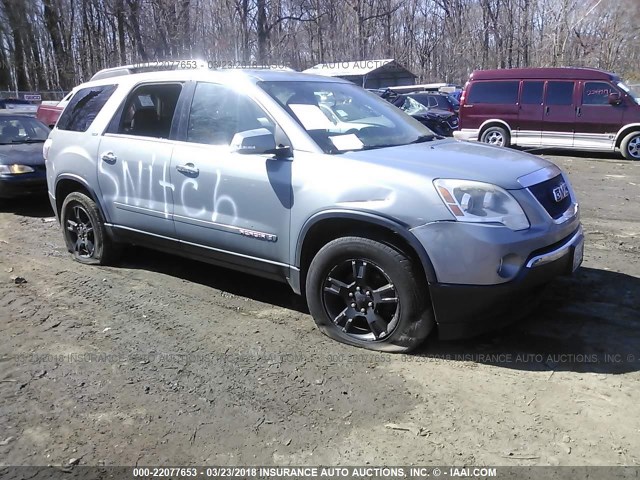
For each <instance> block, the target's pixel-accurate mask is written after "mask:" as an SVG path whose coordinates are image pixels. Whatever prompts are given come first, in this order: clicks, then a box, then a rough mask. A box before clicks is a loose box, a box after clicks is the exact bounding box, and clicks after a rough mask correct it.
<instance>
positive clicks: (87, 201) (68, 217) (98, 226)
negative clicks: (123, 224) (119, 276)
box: [60, 192, 120, 265]
mask: <svg viewBox="0 0 640 480" xmlns="http://www.w3.org/2000/svg"><path fill="white" fill-rule="evenodd" d="M60 220H61V222H60V223H61V224H62V231H63V234H64V240H65V243H66V244H67V250H69V252H71V253H72V254H73V258H74V260H76V261H78V262H80V263H84V264H87V265H107V264H109V263H112V262H114V261H115V260H116V259H117V257H118V254H119V253H120V248H119V246H118V245H116V244H115V243H113V241H112V240H111V239H110V238H109V236H108V235H107V232H106V230H105V228H104V222H103V221H102V217H101V215H100V212H99V211H98V207H97V206H96V204H95V202H94V201H93V200H91V198H89V197H88V196H86V195H85V194H83V193H80V192H72V193H70V194H69V195H68V196H67V198H65V199H64V202H63V203H62V209H61V213H60Z"/></svg>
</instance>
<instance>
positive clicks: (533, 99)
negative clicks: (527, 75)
mask: <svg viewBox="0 0 640 480" xmlns="http://www.w3.org/2000/svg"><path fill="white" fill-rule="evenodd" d="M543 93H544V82H522V95H521V99H520V103H522V104H523V105H541V104H542V96H543Z"/></svg>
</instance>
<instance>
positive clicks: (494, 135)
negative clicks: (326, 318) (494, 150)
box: [480, 127, 511, 147]
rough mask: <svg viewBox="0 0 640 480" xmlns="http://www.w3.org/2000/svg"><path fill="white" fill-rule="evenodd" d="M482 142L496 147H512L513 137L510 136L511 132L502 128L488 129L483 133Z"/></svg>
mask: <svg viewBox="0 0 640 480" xmlns="http://www.w3.org/2000/svg"><path fill="white" fill-rule="evenodd" d="M480 141H481V142H482V143H487V144H489V145H494V146H496V147H508V146H509V145H511V137H510V136H509V132H507V131H506V130H505V129H504V128H502V127H489V128H487V129H486V130H485V131H484V132H482V136H481V137H480Z"/></svg>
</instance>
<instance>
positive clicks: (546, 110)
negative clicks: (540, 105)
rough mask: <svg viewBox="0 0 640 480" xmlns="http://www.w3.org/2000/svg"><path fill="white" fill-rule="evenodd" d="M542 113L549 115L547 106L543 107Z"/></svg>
mask: <svg viewBox="0 0 640 480" xmlns="http://www.w3.org/2000/svg"><path fill="white" fill-rule="evenodd" d="M544 114H545V115H549V107H544Z"/></svg>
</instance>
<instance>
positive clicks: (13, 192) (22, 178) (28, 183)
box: [0, 171, 47, 198]
mask: <svg viewBox="0 0 640 480" xmlns="http://www.w3.org/2000/svg"><path fill="white" fill-rule="evenodd" d="M46 191H47V177H46V172H44V171H35V172H33V173H22V174H20V175H0V198H14V197H23V196H28V195H41V194H44V193H46Z"/></svg>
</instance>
